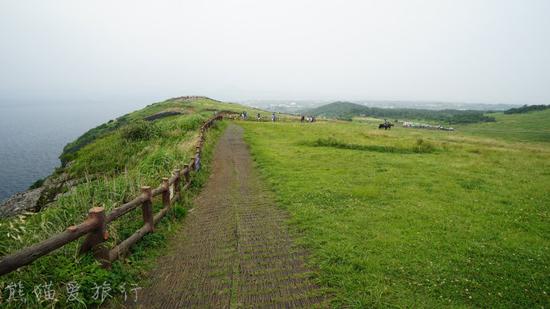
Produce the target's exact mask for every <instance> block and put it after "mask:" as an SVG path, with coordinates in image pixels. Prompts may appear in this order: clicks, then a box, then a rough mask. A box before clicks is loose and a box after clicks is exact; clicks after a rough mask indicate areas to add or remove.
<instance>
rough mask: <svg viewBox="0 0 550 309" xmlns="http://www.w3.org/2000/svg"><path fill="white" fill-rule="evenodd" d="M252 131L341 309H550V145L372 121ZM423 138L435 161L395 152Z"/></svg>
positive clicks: (263, 164) (252, 127) (261, 162)
mask: <svg viewBox="0 0 550 309" xmlns="http://www.w3.org/2000/svg"><path fill="white" fill-rule="evenodd" d="M244 127H245V128H246V138H247V140H248V141H249V143H250V145H251V150H252V153H253V155H254V157H255V159H256V161H257V164H258V166H259V168H260V170H261V172H262V174H263V175H264V176H265V178H266V179H267V180H268V181H269V182H270V183H271V184H272V185H273V189H274V191H275V192H276V195H277V197H278V202H279V204H280V205H283V207H285V208H287V209H288V210H289V211H290V213H291V214H292V217H293V219H292V223H293V226H294V227H295V229H296V230H298V231H300V232H302V233H303V235H304V236H303V237H302V238H301V241H302V242H303V243H304V244H305V245H306V246H308V247H309V248H310V249H311V251H312V254H313V258H312V264H313V265H314V266H315V267H318V268H319V277H318V279H319V282H320V283H321V285H322V286H324V287H326V288H328V289H330V290H331V291H332V292H333V293H334V295H335V305H339V306H352V307H357V308H365V307H443V306H450V307H470V306H483V307H540V306H549V305H550V298H549V297H548V293H550V279H549V277H548V274H549V273H550V242H549V237H550V224H549V223H548V222H549V221H548V220H549V216H550V210H549V206H548V205H550V192H549V191H548V187H549V186H550V160H549V159H550V146H548V145H536V144H535V145H530V146H529V147H525V144H520V145H518V144H512V143H507V142H502V141H495V140H490V139H479V138H474V137H464V136H461V135H460V133H459V132H439V131H427V130H410V129H403V128H396V129H394V130H392V131H391V132H390V131H379V130H377V129H374V126H373V125H365V124H361V123H344V122H340V123H331V122H318V123H315V124H285V123H277V124H271V123H268V124H260V125H256V124H245V125H244ZM319 138H325V139H327V138H332V140H333V141H338V143H337V144H336V145H337V146H340V145H350V146H353V147H356V148H357V149H356V150H354V149H345V147H344V149H343V148H342V147H336V148H335V147H313V146H312V145H315V141H317V140H318V139H319ZM418 139H423V141H424V143H428V144H430V145H432V146H435V148H436V150H435V152H432V153H430V152H427V153H407V152H403V153H399V152H393V153H390V152H385V149H411V148H412V147H414V145H416V143H417V140H418ZM357 145H361V147H358V146H357ZM380 146H386V147H380ZM353 147H350V148H353Z"/></svg>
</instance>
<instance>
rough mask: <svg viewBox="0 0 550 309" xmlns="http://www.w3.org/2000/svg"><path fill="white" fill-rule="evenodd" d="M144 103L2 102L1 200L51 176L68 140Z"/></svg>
mask: <svg viewBox="0 0 550 309" xmlns="http://www.w3.org/2000/svg"><path fill="white" fill-rule="evenodd" d="M145 105H146V104H140V103H128V102H125V103H118V102H117V103H116V104H97V103H94V104H92V103H85V104H81V103H79V104H73V103H42V104H32V103H17V104H16V103H11V102H0V201H2V200H4V199H5V198H7V197H9V196H11V195H12V194H14V193H16V192H19V191H24V190H26V189H27V188H28V187H29V186H30V185H31V184H32V183H33V182H34V181H36V180H37V179H39V178H43V177H45V176H47V175H49V174H50V173H51V172H52V171H53V169H54V168H55V167H57V166H59V159H58V156H59V155H60V154H61V151H62V149H63V146H65V145H66V144H67V143H68V142H70V141H72V140H74V139H76V138H77V137H78V136H80V135H81V134H82V133H84V132H86V131H87V130H89V129H91V128H93V127H95V126H97V125H100V124H102V123H104V122H106V121H108V120H110V119H113V118H116V117H118V116H121V115H123V114H126V113H128V112H131V111H133V110H136V109H139V108H141V107H143V106H145Z"/></svg>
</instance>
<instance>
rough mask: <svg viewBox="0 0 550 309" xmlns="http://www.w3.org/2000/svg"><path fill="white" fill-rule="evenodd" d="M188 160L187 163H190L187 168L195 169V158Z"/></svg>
mask: <svg viewBox="0 0 550 309" xmlns="http://www.w3.org/2000/svg"><path fill="white" fill-rule="evenodd" d="M189 160H190V161H189V162H190V163H189V167H190V168H191V169H195V156H192V157H191V158H189Z"/></svg>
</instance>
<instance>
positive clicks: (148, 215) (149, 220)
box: [141, 186, 155, 232]
mask: <svg viewBox="0 0 550 309" xmlns="http://www.w3.org/2000/svg"><path fill="white" fill-rule="evenodd" d="M141 192H142V193H143V194H145V196H146V198H147V200H145V202H143V204H141V209H142V211H143V223H144V225H146V226H148V229H149V231H150V232H153V231H154V229H155V223H154V221H153V196H152V194H151V187H149V186H143V187H141Z"/></svg>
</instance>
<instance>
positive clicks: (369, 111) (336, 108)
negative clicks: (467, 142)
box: [303, 102, 494, 124]
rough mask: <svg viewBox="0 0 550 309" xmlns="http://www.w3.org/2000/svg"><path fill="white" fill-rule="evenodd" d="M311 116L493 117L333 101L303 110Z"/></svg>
mask: <svg viewBox="0 0 550 309" xmlns="http://www.w3.org/2000/svg"><path fill="white" fill-rule="evenodd" d="M303 113H305V114H308V115H313V116H323V117H327V118H337V119H345V120H351V119H352V118H353V117H356V116H369V117H376V118H388V119H400V120H423V121H435V122H439V123H442V124H456V123H475V122H491V121H494V118H492V117H490V116H486V115H484V114H483V112H481V111H473V110H472V111H469V110H466V111H462V110H451V109H448V110H427V109H412V108H392V109H389V108H378V107H368V106H364V105H360V104H355V103H350V102H334V103H330V104H327V105H323V106H319V107H316V108H313V109H308V110H305V111H303Z"/></svg>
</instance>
